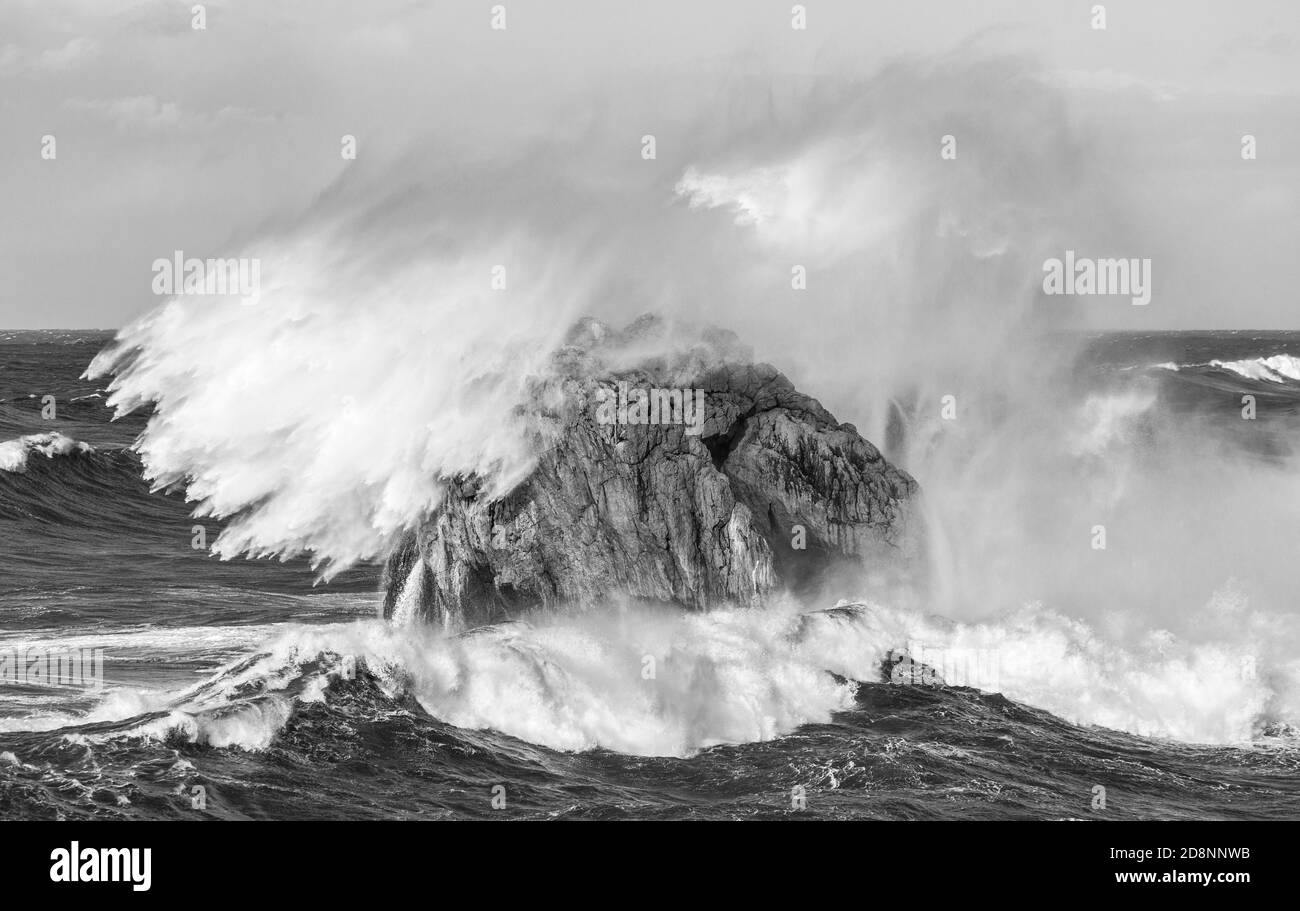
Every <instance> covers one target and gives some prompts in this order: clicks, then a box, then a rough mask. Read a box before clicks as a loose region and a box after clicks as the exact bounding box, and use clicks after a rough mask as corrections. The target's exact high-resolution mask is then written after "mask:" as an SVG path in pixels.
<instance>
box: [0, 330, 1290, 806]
mask: <svg viewBox="0 0 1300 911" xmlns="http://www.w3.org/2000/svg"><path fill="white" fill-rule="evenodd" d="M108 340H109V336H108V335H107V334H105V333H85V332H47V333H8V334H0V443H3V442H4V441H13V442H12V443H10V444H7V448H0V465H7V466H8V469H7V470H0V656H3V655H4V654H6V653H7V654H9V655H16V654H20V653H21V654H31V653H33V650H35V651H36V652H40V650H42V649H46V650H59V649H69V648H71V649H87V650H89V651H91V652H93V651H94V650H96V649H102V656H103V659H102V660H103V686H102V688H90V687H86V686H68V685H50V684H49V683H47V682H42V681H41V680H40V679H35V680H34V679H32V675H30V674H29V675H28V676H27V677H26V678H25V679H22V680H10V679H5V680H0V817H3V818H6V819H30V818H39V819H50V818H138V819H188V818H194V817H195V816H202V817H210V818H217V819H249V818H251V819H285V818H339V819H353V818H422V819H423V818H431V819H432V818H475V817H483V818H520V817H534V818H553V817H565V818H650V819H716V818H766V817H781V816H788V815H798V816H801V817H812V818H873V819H875V818H878V819H937V818H971V819H993V818H1048V819H1060V818H1097V817H1105V818H1116V819H1132V818H1161V819H1169V818H1279V817H1282V818H1296V817H1300V751H1298V750H1297V749H1296V747H1295V742H1296V741H1295V739H1294V737H1292V736H1290V735H1289V732H1288V731H1286V730H1285V725H1282V726H1280V728H1279V726H1277V725H1274V726H1273V728H1271V729H1269V730H1264V731H1261V732H1260V733H1261V736H1260V737H1258V738H1257V739H1256V741H1255V742H1254V743H1252V744H1241V745H1234V746H1211V745H1197V744H1194V743H1176V742H1173V741H1170V740H1164V739H1158V738H1148V737H1140V736H1136V735H1134V734H1129V733H1121V732H1117V731H1112V730H1107V729H1105V728H1102V727H1096V726H1087V725H1079V724H1071V723H1069V722H1067V721H1064V720H1062V719H1060V718H1058V717H1055V716H1053V715H1052V714H1050V713H1048V712H1047V711H1044V710H1042V709H1039V708H1036V707H1034V706H1031V705H1024V704H1018V703H1016V702H1013V701H1011V700H1009V699H1007V698H1004V697H1003V696H1002V695H999V694H997V693H995V692H981V691H979V690H977V689H971V688H964V687H955V686H954V687H947V686H943V687H940V686H923V685H897V684H892V683H885V682H880V680H879V679H876V678H871V679H863V680H861V681H859V682H857V683H856V685H855V684H854V683H853V682H852V681H848V682H844V681H840V682H836V681H834V680H830V679H829V675H826V676H827V678H828V679H827V680H824V681H820V682H819V681H816V680H813V681H805V680H800V681H798V685H799V686H802V687H805V688H811V690H813V691H817V688H818V687H823V688H825V687H831V688H837V687H838V689H836V690H835V691H836V692H837V693H847V694H848V695H847V696H845V697H844V698H842V699H841V701H840V702H839V704H838V709H837V710H836V711H834V712H833V713H830V716H829V719H828V720H825V721H821V722H819V723H803V724H794V725H784V724H782V723H781V722H782V720H783V719H776V720H775V721H773V723H772V724H766V723H764V724H760V725H759V726H758V728H757V730H758V731H759V734H760V735H762V736H753V737H750V736H746V734H745V731H746V730H749V728H746V727H745V726H744V725H738V726H729V722H728V721H727V719H719V718H717V717H711V715H710V713H711V712H712V711H715V710H716V711H717V712H719V713H720V712H722V711H723V708H722V707H711V704H710V701H709V692H710V690H709V687H710V686H711V685H715V684H716V685H718V686H720V687H721V686H722V685H723V683H726V681H721V682H720V681H719V679H716V678H720V677H721V676H722V675H724V674H731V673H732V672H733V670H734V669H727V668H722V667H720V666H710V667H709V668H708V669H707V670H705V671H701V670H700V669H699V667H698V666H697V668H696V671H695V674H696V676H695V677H693V678H692V680H691V683H690V686H688V687H686V688H685V690H684V691H681V692H676V693H670V694H664V693H654V694H651V695H648V696H647V700H648V702H647V704H648V705H649V706H650V708H649V709H647V711H646V715H645V716H644V718H643V717H642V716H637V717H629V716H628V714H627V712H626V711H625V710H623V709H620V708H619V707H618V706H617V705H616V706H615V707H614V708H613V709H610V710H609V712H608V717H603V716H602V714H601V713H602V709H601V706H600V704H599V701H598V700H596V701H593V700H592V698H591V696H592V694H591V693H589V692H585V691H583V692H579V691H578V690H577V688H576V687H575V686H573V685H571V684H570V682H569V681H567V680H566V679H564V671H563V669H561V668H557V667H556V666H555V664H554V662H553V661H549V660H546V659H538V660H536V661H534V660H533V659H534V658H535V656H536V653H537V651H538V650H539V649H540V648H541V645H544V644H546V643H548V642H549V643H551V644H552V645H554V643H555V641H556V637H557V636H558V635H559V634H558V633H555V632H554V631H550V632H548V631H547V628H546V627H545V625H544V624H541V625H539V628H538V629H536V630H533V629H531V628H523V627H521V629H523V630H524V631H523V632H512V631H510V630H504V631H501V630H495V631H487V632H480V633H478V634H476V633H470V634H466V635H463V636H461V637H456V641H455V642H453V643H451V644H450V645H448V644H447V643H442V642H439V643H437V644H436V646H430V647H429V648H428V649H425V650H424V651H421V649H422V645H421V641H422V640H418V639H417V640H416V641H414V642H413V643H408V645H409V649H408V650H407V651H403V650H402V647H401V646H394V645H393V644H392V642H391V640H392V639H393V638H394V636H399V637H400V635H401V634H400V631H399V632H398V633H397V634H395V633H393V631H391V630H388V629H386V628H385V625H384V623H383V621H381V620H379V619H378V618H377V616H376V610H377V607H378V603H379V595H378V593H377V591H376V589H377V584H378V581H377V580H378V571H377V568H376V567H373V566H362V567H357V568H354V569H352V570H349V571H348V572H346V573H344V574H342V575H341V576H339V577H337V578H335V579H334V580H333V581H331V582H330V583H329V584H327V585H315V584H314V581H315V576H314V574H313V572H312V570H311V568H310V567H309V566H308V565H306V564H305V563H304V562H303V561H289V562H285V563H281V562H277V561H268V560H255V561H254V560H235V561H230V562H221V561H219V560H217V559H215V558H213V557H210V556H209V555H208V554H207V553H206V552H205V551H204V550H202V549H196V548H195V547H194V546H193V545H194V539H195V534H196V531H195V526H196V525H197V526H202V528H203V534H204V535H205V536H206V539H207V540H208V541H211V540H213V539H215V537H216V535H217V533H218V531H219V528H220V525H219V523H217V522H216V521H215V520H212V519H194V518H192V517H191V515H190V505H188V504H186V502H185V501H184V498H183V496H182V495H181V494H180V493H178V492H166V491H155V492H151V491H150V489H149V485H148V484H147V483H146V482H145V481H143V480H142V479H141V463H140V460H139V458H138V456H136V455H135V454H134V453H132V452H131V451H129V448H128V447H129V446H130V445H131V443H132V442H133V440H135V438H136V436H137V435H138V434H139V433H140V432H141V430H142V429H143V427H144V423H145V420H146V418H147V414H145V413H137V414H133V415H131V416H129V417H127V418H125V419H123V420H121V421H118V422H113V423H110V421H109V417H110V414H109V412H108V410H107V409H106V408H105V407H104V404H103V395H104V389H103V386H102V385H101V384H99V383H96V382H91V381H87V380H83V379H80V375H81V373H82V371H83V370H84V369H85V367H86V365H87V363H88V362H89V360H90V358H91V357H92V356H93V355H94V353H95V352H97V351H98V350H99V349H100V348H101V347H102V346H103V345H104V344H106V343H107V341H108ZM1078 369H1079V371H1080V372H1081V373H1084V374H1089V375H1090V376H1091V377H1092V378H1091V379H1090V382H1095V383H1097V384H1123V383H1126V382H1129V381H1130V379H1131V378H1132V377H1135V376H1138V375H1142V376H1144V377H1147V378H1148V380H1149V381H1154V382H1158V383H1159V384H1160V388H1161V395H1162V396H1164V397H1165V398H1166V399H1167V401H1168V402H1169V403H1170V406H1171V407H1173V408H1175V409H1182V410H1185V411H1189V412H1190V411H1195V412H1202V413H1205V414H1208V415H1211V416H1213V415H1217V414H1222V415H1223V417H1224V419H1225V420H1226V419H1235V417H1236V415H1237V412H1238V411H1239V410H1240V408H1241V407H1242V406H1241V404H1240V396H1242V395H1245V394H1251V395H1255V396H1257V397H1258V400H1259V402H1260V404H1261V406H1262V407H1261V412H1262V419H1261V420H1260V421H1259V422H1258V423H1257V424H1253V425H1251V429H1252V434H1253V435H1252V436H1251V437H1250V439H1249V440H1248V441H1247V442H1245V443H1244V444H1243V445H1247V446H1249V447H1251V448H1252V449H1253V450H1254V451H1255V452H1256V453H1257V454H1258V456H1259V457H1260V458H1263V459H1282V458H1285V457H1287V456H1289V455H1290V454H1291V453H1292V446H1293V441H1294V440H1295V439H1297V438H1300V437H1297V435H1296V432H1295V431H1296V423H1295V421H1296V418H1297V415H1300V334H1298V333H1217V334H1196V333H1178V334H1173V333H1170V334H1161V335H1146V336H1135V335H1109V336H1105V337H1099V338H1096V339H1093V340H1092V341H1091V342H1090V345H1089V349H1088V354H1087V356H1086V357H1085V358H1083V359H1082V360H1081V361H1080V365H1079V368H1078ZM47 395H51V396H54V401H55V409H56V411H55V414H54V416H53V417H52V418H49V419H47V418H46V417H44V416H43V415H42V407H43V401H44V400H43V397H44V396H47ZM1264 406H1266V407H1264ZM37 434H41V435H48V434H58V435H61V437H56V436H40V437H36V438H33V439H28V440H26V441H24V440H23V438H24V437H31V436H32V435H37ZM63 438H66V440H65V439H63ZM74 441H75V442H74ZM78 443H81V444H86V445H87V446H88V447H90V449H89V450H81V449H79V448H77V447H76V444H78ZM1298 505H1300V504H1298ZM850 613H851V612H850ZM795 619H796V620H797V618H795ZM792 622H793V621H792ZM815 622H818V623H826V624H835V623H857V622H858V618H856V617H852V616H849V617H847V618H846V617H845V616H837V615H834V614H833V613H832V614H829V615H819V616H818V617H817V618H816V620H815ZM798 628H800V627H799V623H797V622H793V625H791V626H790V627H789V630H792V631H793V630H796V629H798ZM789 634H790V635H795V633H794V632H790V633H789ZM783 635H786V632H783V631H782V630H780V629H779V630H777V631H776V633H773V636H774V637H775V638H777V639H779V638H780V637H781V636H783ZM548 636H549V637H550V638H548ZM579 638H580V637H579ZM376 642H383V643H384V648H386V649H387V652H384V651H383V649H378V648H369V649H367V648H365V647H363V646H364V645H366V644H367V643H372V644H373V643H376ZM563 644H564V647H565V648H570V649H572V648H575V647H574V646H572V643H571V642H569V641H567V640H566V642H565V643H563ZM354 646H355V648H354ZM557 647H558V646H557ZM759 651H760V652H761V649H760V650H759ZM426 652H427V653H428V654H430V655H432V657H430V658H429V665H428V668H424V669H423V670H422V671H421V672H422V673H424V675H425V677H426V678H429V677H431V678H433V679H435V680H437V681H440V684H439V685H440V686H442V688H443V690H444V691H445V692H449V693H453V694H454V693H458V692H464V693H472V695H473V698H474V700H477V701H476V702H474V705H475V706H480V709H479V710H478V711H477V713H475V712H471V711H469V710H468V709H466V710H465V711H463V712H460V713H459V714H456V715H455V718H454V720H460V721H465V720H466V719H473V718H483V717H486V718H491V717H496V716H495V715H494V714H493V712H492V711H491V710H488V709H481V705H482V704H483V702H484V701H488V702H495V703H505V704H512V703H513V702H514V701H518V702H519V704H520V705H521V706H522V707H521V708H520V710H519V712H520V713H522V715H521V716H520V717H521V719H522V720H520V721H519V722H518V724H517V725H516V730H517V731H527V730H528V729H529V728H528V725H529V723H530V722H529V718H535V719H536V724H537V725H540V726H541V727H540V728H538V730H543V733H542V734H541V735H539V736H538V737H535V738H532V740H533V741H534V742H530V740H529V739H527V738H523V737H519V736H510V735H508V734H505V733H500V732H499V731H497V730H493V729H492V728H491V726H490V725H484V724H463V725H462V726H456V725H455V724H453V723H450V722H451V720H453V719H452V718H448V717H438V716H437V713H436V711H431V709H430V706H431V705H433V706H434V707H435V708H436V704H440V703H437V701H436V700H434V701H430V700H429V699H422V698H420V697H421V695H422V691H421V688H420V686H417V685H415V683H414V682H413V681H414V680H415V679H416V678H417V677H419V676H420V673H417V665H418V664H419V662H420V660H421V659H420V658H419V657H418V656H419V655H420V654H424V653H426ZM380 653H384V654H387V655H389V656H390V657H391V656H396V657H393V658H392V660H389V661H385V662H382V665H383V666H380V664H381V662H380V661H379V660H378V659H377V658H376V657H375V655H377V654H380ZM573 653H575V654H579V655H580V656H581V660H583V661H587V662H588V663H591V662H595V661H597V660H598V659H600V658H601V657H602V656H603V655H604V654H605V653H604V652H602V651H601V650H600V648H599V647H598V646H595V645H590V644H589V643H585V641H584V643H582V644H581V647H580V648H578V649H577V651H576V652H573ZM452 658H456V659H457V660H459V661H460V663H459V664H455V665H453V663H452ZM498 659H499V660H498ZM10 660H11V662H12V659H10ZM512 661H516V662H518V663H517V664H512V663H510V662H512ZM403 662H405V663H403ZM10 666H11V667H12V663H11V665H10ZM474 675H477V677H478V679H483V680H487V681H489V682H490V686H488V684H481V685H478V686H479V688H478V689H475V686H476V684H475V681H474V680H471V679H467V677H469V676H474ZM863 676H864V678H866V677H867V676H868V675H865V674H864V675H863ZM728 679H729V680H730V679H731V678H728ZM739 679H740V680H741V683H740V684H739V685H738V687H737V686H732V687H731V689H730V690H729V691H731V692H733V695H734V691H736V690H737V688H738V690H739V692H740V693H741V696H742V701H743V696H744V694H745V692H746V689H745V688H746V687H752V688H753V689H754V691H755V698H756V700H757V698H758V696H759V695H760V692H759V691H762V690H764V689H765V688H766V689H778V688H781V687H787V688H789V684H788V681H780V680H770V679H765V678H764V676H763V673H762V672H757V671H756V672H754V674H753V676H752V677H744V676H741V677H740V678H739ZM407 683H410V684H411V685H409V686H408V685H406V684H407ZM611 685H612V684H611ZM597 695H598V694H597ZM693 695H694V696H698V697H699V698H698V699H693V698H692V697H693ZM468 699H469V696H466V700H468ZM733 701H734V700H733ZM466 704H468V702H467V703H466ZM673 713H676V714H677V715H678V716H681V715H683V714H684V715H685V716H686V721H685V722H683V723H681V724H680V725H679V729H680V730H682V731H685V734H683V735H682V737H679V738H678V739H676V740H672V739H671V738H669V740H664V738H662V737H660V736H659V734H658V732H657V731H645V730H638V729H637V726H638V725H640V726H642V727H644V726H645V725H646V724H647V723H648V722H646V721H645V718H649V719H652V720H653V719H654V718H656V717H658V716H661V715H663V716H666V715H672V714H673ZM758 714H759V715H762V714H763V713H762V711H759V712H758ZM555 719H559V721H555ZM768 720H770V719H766V718H761V719H760V721H763V722H766V721H768ZM784 720H788V719H784ZM560 724H565V725H571V726H572V728H573V729H574V730H579V731H591V730H597V731H602V730H603V731H610V732H611V733H610V734H609V736H607V737H605V738H604V739H603V742H616V743H617V742H627V743H644V744H650V745H653V744H656V743H663V742H669V741H671V742H672V743H674V744H685V745H686V747H687V748H683V749H665V750H662V751H660V750H655V749H645V750H641V751H639V752H641V753H646V754H653V753H656V752H665V753H674V754H680V755H635V754H634V752H635V751H623V752H616V751H612V750H609V749H601V748H583V744H582V743H581V742H580V741H581V739H582V738H581V737H578V736H577V735H574V737H570V738H567V739H566V737H562V736H558V735H556V736H551V735H550V730H549V728H546V726H547V725H560ZM733 729H734V730H736V731H737V732H739V733H737V735H736V736H734V737H725V736H724V737H718V736H713V735H709V736H699V737H694V739H692V734H693V733H694V732H696V731H700V730H708V731H717V730H722V731H730V730H733ZM675 730H676V729H675ZM575 738H576V739H575ZM657 738H658V739H657ZM728 739H730V740H732V741H736V742H714V741H720V740H728ZM570 740H572V741H573V743H572V745H571V748H555V747H556V746H557V745H560V744H563V743H568V742H569V741H570ZM537 741H547V742H550V743H552V747H547V746H541V745H539V744H538V742H537ZM1098 786H1101V787H1104V788H1105V794H1106V803H1105V807H1104V808H1101V807H1097V806H1094V803H1095V797H1096V794H1097V791H1096V788H1097V787H1098ZM494 799H495V805H494ZM502 800H504V806H503V807H502V806H501V803H502Z"/></svg>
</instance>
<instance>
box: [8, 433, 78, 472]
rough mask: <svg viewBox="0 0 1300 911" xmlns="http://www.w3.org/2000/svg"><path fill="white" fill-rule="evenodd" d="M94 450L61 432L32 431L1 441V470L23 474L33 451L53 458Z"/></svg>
mask: <svg viewBox="0 0 1300 911" xmlns="http://www.w3.org/2000/svg"><path fill="white" fill-rule="evenodd" d="M94 451H95V450H94V447H92V446H91V445H90V444H89V443H82V442H79V441H77V440H74V439H72V437H69V436H64V435H63V434H61V433H57V432H50V433H32V434H28V435H27V436H24V437H19V438H18V439H16V440H6V441H5V442H3V443H0V471H8V472H13V473H17V474H21V473H22V472H24V471H26V470H27V460H28V459H29V458H30V457H31V456H32V454H33V453H36V454H39V455H43V456H45V457H46V458H47V459H53V458H55V457H56V456H68V455H75V454H77V453H92V452H94Z"/></svg>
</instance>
